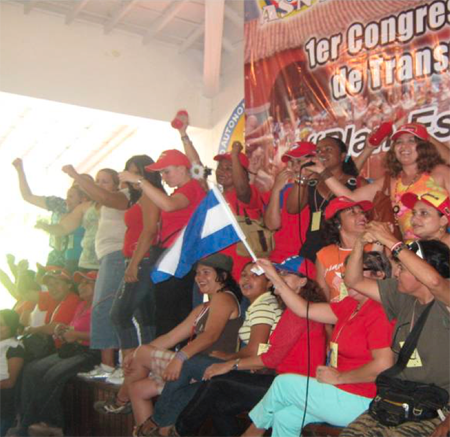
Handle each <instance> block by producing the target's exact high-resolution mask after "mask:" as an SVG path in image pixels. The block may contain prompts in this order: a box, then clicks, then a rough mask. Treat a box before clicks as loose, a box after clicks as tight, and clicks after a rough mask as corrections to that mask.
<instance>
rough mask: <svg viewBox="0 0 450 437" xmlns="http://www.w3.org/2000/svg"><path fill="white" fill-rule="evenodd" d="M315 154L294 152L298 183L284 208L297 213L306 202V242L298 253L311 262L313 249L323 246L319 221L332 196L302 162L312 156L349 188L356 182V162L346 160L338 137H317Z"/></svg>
mask: <svg viewBox="0 0 450 437" xmlns="http://www.w3.org/2000/svg"><path fill="white" fill-rule="evenodd" d="M300 144H310V143H300ZM290 153H291V152H290ZM316 154H317V158H313V155H315V152H314V151H313V150H311V151H310V153H308V154H305V155H303V156H298V155H296V158H297V159H298V160H299V161H300V164H301V165H300V169H301V170H300V174H299V175H298V180H297V183H296V184H295V185H294V187H293V188H292V190H291V192H290V193H289V196H288V199H287V211H288V212H289V213H290V214H298V213H300V212H301V211H302V209H303V208H304V207H305V206H307V205H308V206H309V210H310V220H309V223H308V225H307V226H308V228H307V231H306V236H305V242H304V243H303V245H302V247H301V249H300V256H303V257H304V258H308V259H309V260H311V261H312V262H315V261H316V253H317V252H318V251H319V250H320V249H321V248H322V247H323V246H324V243H323V239H322V234H321V225H322V222H323V215H324V211H325V208H326V207H327V205H328V203H329V202H330V200H331V199H332V198H333V197H334V196H333V193H332V192H331V191H330V189H329V188H328V187H327V185H326V184H325V180H324V179H323V178H322V177H321V176H320V175H317V173H311V172H310V171H309V170H310V169H314V167H312V166H310V165H305V164H309V163H311V162H312V161H313V160H314V159H315V160H316V161H317V162H320V163H321V165H322V166H323V168H326V169H327V174H332V175H333V176H334V177H335V179H336V180H338V181H339V182H340V183H342V184H343V186H345V187H346V189H347V190H348V191H351V190H355V189H356V187H357V184H358V182H359V181H357V179H356V177H357V176H358V172H357V169H356V167H355V164H354V163H353V161H352V159H351V158H350V159H349V160H347V146H346V145H345V143H344V142H343V141H341V140H340V139H338V138H334V137H325V138H324V139H322V140H320V141H319V142H318V143H317V151H316ZM305 174H309V176H305ZM361 183H362V184H364V183H365V182H361ZM305 226H306V224H305Z"/></svg>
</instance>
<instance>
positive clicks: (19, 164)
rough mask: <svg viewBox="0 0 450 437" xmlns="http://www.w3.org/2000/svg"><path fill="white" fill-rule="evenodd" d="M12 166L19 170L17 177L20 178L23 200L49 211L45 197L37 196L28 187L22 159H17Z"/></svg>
mask: <svg viewBox="0 0 450 437" xmlns="http://www.w3.org/2000/svg"><path fill="white" fill-rule="evenodd" d="M12 164H13V166H14V167H15V169H16V170H17V176H18V177H19V189H20V194H21V195H22V198H23V200H25V202H28V203H31V204H32V205H35V206H37V207H39V208H42V209H47V204H46V202H45V196H36V195H35V194H33V193H32V191H31V188H30V186H29V185H28V181H27V177H26V176H25V170H24V169H23V161H22V160H21V159H20V158H17V159H15V160H14V161H13V163H12Z"/></svg>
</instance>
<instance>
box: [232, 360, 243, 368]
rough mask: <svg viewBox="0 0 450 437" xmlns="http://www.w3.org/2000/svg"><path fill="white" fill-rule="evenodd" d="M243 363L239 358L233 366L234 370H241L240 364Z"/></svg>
mask: <svg viewBox="0 0 450 437" xmlns="http://www.w3.org/2000/svg"><path fill="white" fill-rule="evenodd" d="M240 361H241V359H240V358H237V359H236V361H235V362H234V364H233V367H232V368H231V369H232V370H239V362H240Z"/></svg>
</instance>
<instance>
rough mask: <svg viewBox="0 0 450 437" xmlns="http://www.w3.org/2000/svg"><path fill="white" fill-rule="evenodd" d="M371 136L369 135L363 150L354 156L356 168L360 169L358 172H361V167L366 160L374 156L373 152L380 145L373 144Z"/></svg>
mask: <svg viewBox="0 0 450 437" xmlns="http://www.w3.org/2000/svg"><path fill="white" fill-rule="evenodd" d="M369 137H370V135H368V136H367V139H366V142H365V143H364V149H363V150H362V152H361V153H360V154H359V155H358V156H355V157H352V159H353V162H354V163H355V166H356V169H357V170H358V173H360V172H361V169H362V168H363V167H364V164H365V163H366V161H367V160H368V159H369V158H370V157H371V156H372V154H373V152H374V151H375V150H376V149H377V148H378V146H372V145H371V144H370V143H369Z"/></svg>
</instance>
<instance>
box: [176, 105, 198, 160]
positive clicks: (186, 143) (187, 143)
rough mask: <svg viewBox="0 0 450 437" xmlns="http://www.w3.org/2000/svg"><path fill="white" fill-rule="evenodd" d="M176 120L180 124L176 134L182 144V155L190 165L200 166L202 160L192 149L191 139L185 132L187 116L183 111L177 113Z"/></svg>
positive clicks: (187, 124) (193, 148) (187, 121)
mask: <svg viewBox="0 0 450 437" xmlns="http://www.w3.org/2000/svg"><path fill="white" fill-rule="evenodd" d="M176 119H177V120H178V121H179V122H180V123H181V126H180V128H179V129H178V132H179V134H180V137H181V142H182V143H183V148H184V153H185V154H186V156H187V157H188V159H189V161H191V163H192V164H201V163H202V160H201V159H200V155H199V154H198V152H197V150H196V149H195V147H194V144H193V143H192V141H191V139H190V138H189V136H188V134H187V132H186V130H187V128H188V126H189V116H188V115H187V114H186V112H184V111H179V112H178V114H177V115H176Z"/></svg>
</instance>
